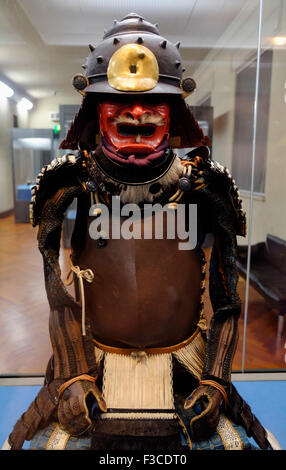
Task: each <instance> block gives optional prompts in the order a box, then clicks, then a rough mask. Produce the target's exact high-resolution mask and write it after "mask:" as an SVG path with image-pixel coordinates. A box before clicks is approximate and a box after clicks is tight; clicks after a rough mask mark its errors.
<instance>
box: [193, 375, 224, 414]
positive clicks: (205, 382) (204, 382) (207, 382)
mask: <svg viewBox="0 0 286 470" xmlns="http://www.w3.org/2000/svg"><path fill="white" fill-rule="evenodd" d="M199 385H210V386H211V387H213V388H215V389H216V390H218V391H219V392H220V393H221V395H222V397H223V401H224V405H225V409H227V407H228V398H227V394H226V391H225V389H224V387H223V386H222V385H220V384H219V383H218V382H215V381H214V380H201V381H200V383H199Z"/></svg>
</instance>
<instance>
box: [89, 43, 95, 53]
mask: <svg viewBox="0 0 286 470" xmlns="http://www.w3.org/2000/svg"><path fill="white" fill-rule="evenodd" d="M88 47H89V49H90V52H93V51H94V49H95V46H93V45H92V44H89V45H88Z"/></svg>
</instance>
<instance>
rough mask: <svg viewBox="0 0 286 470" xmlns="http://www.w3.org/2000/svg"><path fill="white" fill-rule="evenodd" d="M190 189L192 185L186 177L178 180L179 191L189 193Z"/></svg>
mask: <svg viewBox="0 0 286 470" xmlns="http://www.w3.org/2000/svg"><path fill="white" fill-rule="evenodd" d="M191 187H192V183H191V181H190V180H189V178H187V177H186V176H182V177H181V178H180V179H179V188H180V189H181V191H190V189H191Z"/></svg>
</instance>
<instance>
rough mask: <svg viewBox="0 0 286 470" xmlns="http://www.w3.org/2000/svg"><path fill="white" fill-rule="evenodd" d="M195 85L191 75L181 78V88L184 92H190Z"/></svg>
mask: <svg viewBox="0 0 286 470" xmlns="http://www.w3.org/2000/svg"><path fill="white" fill-rule="evenodd" d="M196 87H197V84H196V82H195V80H194V79H193V78H192V77H186V78H184V79H183V80H182V83H181V88H182V90H184V91H185V92H186V93H192V92H193V91H194V90H195V89H196Z"/></svg>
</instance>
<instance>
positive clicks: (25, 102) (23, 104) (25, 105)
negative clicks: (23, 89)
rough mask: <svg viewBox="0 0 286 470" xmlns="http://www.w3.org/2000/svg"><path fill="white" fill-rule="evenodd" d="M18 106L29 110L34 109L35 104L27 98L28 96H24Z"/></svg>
mask: <svg viewBox="0 0 286 470" xmlns="http://www.w3.org/2000/svg"><path fill="white" fill-rule="evenodd" d="M18 106H19V107H20V108H21V109H24V110H25V111H29V110H30V109H32V107H33V106H34V105H33V103H32V102H31V101H30V100H27V98H22V99H21V100H20V101H19V103H18Z"/></svg>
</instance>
